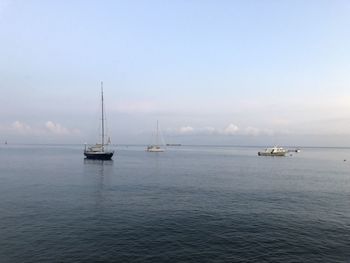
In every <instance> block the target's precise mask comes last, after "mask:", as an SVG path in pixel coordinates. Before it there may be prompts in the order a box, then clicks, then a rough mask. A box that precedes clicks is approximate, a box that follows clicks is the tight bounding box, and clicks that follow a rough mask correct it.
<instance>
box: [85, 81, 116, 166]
mask: <svg viewBox="0 0 350 263" xmlns="http://www.w3.org/2000/svg"><path fill="white" fill-rule="evenodd" d="M101 101H102V107H101V108H102V109H101V112H102V119H101V122H102V123H101V124H102V125H101V129H102V131H101V132H102V133H101V143H97V144H95V145H93V146H90V147H88V148H86V145H85V150H84V155H85V157H86V158H87V159H94V160H111V159H112V156H113V154H114V151H108V150H106V146H107V145H108V143H110V139H108V142H107V144H105V124H104V120H105V117H104V105H103V82H101Z"/></svg>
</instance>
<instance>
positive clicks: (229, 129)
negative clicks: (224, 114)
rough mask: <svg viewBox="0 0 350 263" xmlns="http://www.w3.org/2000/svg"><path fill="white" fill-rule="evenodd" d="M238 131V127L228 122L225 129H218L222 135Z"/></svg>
mask: <svg viewBox="0 0 350 263" xmlns="http://www.w3.org/2000/svg"><path fill="white" fill-rule="evenodd" d="M238 131H239V128H238V126H237V125H235V124H233V123H230V124H229V125H228V126H227V127H226V128H225V129H223V130H222V131H219V133H221V134H224V135H235V134H237V132H238Z"/></svg>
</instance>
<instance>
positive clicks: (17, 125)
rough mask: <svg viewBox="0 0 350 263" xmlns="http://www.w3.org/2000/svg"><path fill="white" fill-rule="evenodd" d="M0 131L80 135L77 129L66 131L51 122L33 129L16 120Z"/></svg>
mask: <svg viewBox="0 0 350 263" xmlns="http://www.w3.org/2000/svg"><path fill="white" fill-rule="evenodd" d="M0 131H2V132H5V133H16V134H20V135H49V134H55V135H74V134H79V133H80V131H79V130H78V129H68V128H65V127H63V126H62V125H61V124H59V123H55V122H53V121H47V122H46V123H45V125H44V126H37V127H33V126H30V125H29V124H27V123H25V122H22V121H18V120H17V121H14V122H13V123H12V124H11V125H3V126H0Z"/></svg>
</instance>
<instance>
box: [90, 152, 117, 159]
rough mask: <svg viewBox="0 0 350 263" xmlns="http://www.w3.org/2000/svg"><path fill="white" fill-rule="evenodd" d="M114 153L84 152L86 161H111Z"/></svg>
mask: <svg viewBox="0 0 350 263" xmlns="http://www.w3.org/2000/svg"><path fill="white" fill-rule="evenodd" d="M113 154H114V152H84V155H85V157H86V159H92V160H111V159H112V157H113Z"/></svg>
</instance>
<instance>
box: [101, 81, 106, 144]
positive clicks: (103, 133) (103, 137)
mask: <svg viewBox="0 0 350 263" xmlns="http://www.w3.org/2000/svg"><path fill="white" fill-rule="evenodd" d="M101 101H102V138H101V139H102V140H101V144H102V151H104V144H105V125H104V112H103V82H102V81H101Z"/></svg>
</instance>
